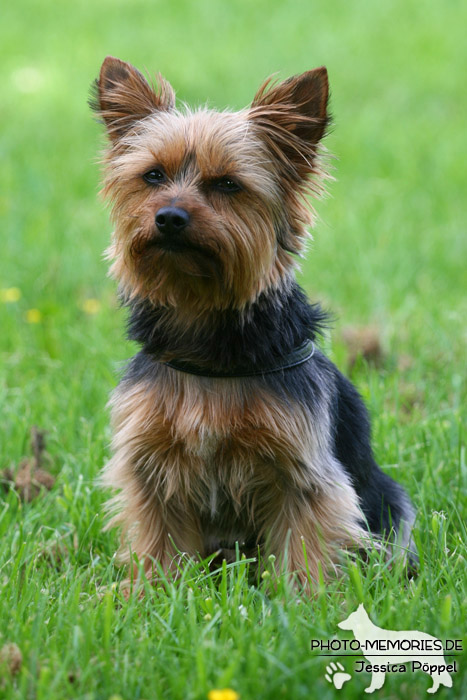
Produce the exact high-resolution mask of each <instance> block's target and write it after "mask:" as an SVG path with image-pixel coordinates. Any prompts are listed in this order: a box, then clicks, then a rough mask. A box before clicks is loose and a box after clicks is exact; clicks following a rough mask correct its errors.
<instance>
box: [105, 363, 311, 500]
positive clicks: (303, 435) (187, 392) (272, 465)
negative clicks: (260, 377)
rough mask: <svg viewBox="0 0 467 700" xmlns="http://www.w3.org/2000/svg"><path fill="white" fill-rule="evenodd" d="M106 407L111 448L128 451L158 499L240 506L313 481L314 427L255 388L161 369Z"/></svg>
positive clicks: (297, 408)
mask: <svg viewBox="0 0 467 700" xmlns="http://www.w3.org/2000/svg"><path fill="white" fill-rule="evenodd" d="M113 404H114V406H113V419H114V427H115V441H114V445H115V447H116V448H117V449H121V450H123V452H125V453H126V454H127V451H126V450H127V447H129V446H130V445H131V454H132V461H133V463H135V464H137V470H138V473H139V474H141V478H142V479H143V480H144V483H146V484H147V483H149V480H150V482H151V483H152V484H153V488H154V491H155V492H157V493H158V494H159V495H160V496H161V497H162V498H163V499H164V500H166V499H167V498H169V497H171V496H172V495H174V494H175V493H185V494H186V495H187V497H189V498H190V499H191V498H193V499H195V500H196V501H197V502H198V503H200V502H205V501H206V500H207V501H212V503H211V508H212V509H215V508H216V507H217V506H216V503H217V502H218V497H217V496H215V498H214V500H213V498H211V497H212V494H213V493H214V494H216V493H218V494H221V495H222V494H225V495H228V498H229V499H231V500H234V501H235V500H237V501H238V502H239V503H240V502H241V501H242V499H243V500H244V498H245V497H246V494H247V493H250V494H251V493H253V492H259V491H261V490H264V489H266V488H269V487H271V488H273V489H274V490H276V489H281V488H285V487H286V485H287V483H289V484H293V486H294V488H297V487H300V486H301V485H302V486H303V487H305V486H306V485H307V484H308V485H309V482H310V478H311V479H313V481H314V480H315V479H316V477H317V476H318V475H317V473H316V472H317V471H319V470H320V466H319V465H320V462H321V461H322V460H321V459H320V455H319V453H320V452H321V447H320V444H319V443H320V437H319V436H320V435H321V434H322V431H321V430H320V429H319V428H320V426H319V425H317V424H316V421H313V419H312V417H311V416H310V415H309V414H308V412H307V410H306V409H305V408H304V407H303V406H301V405H293V403H292V402H289V403H288V404H287V405H286V404H285V403H282V402H281V401H280V400H278V398H277V396H275V395H274V394H272V393H269V392H268V391H267V389H265V387H264V386H261V385H260V384H259V383H258V382H254V381H251V380H248V381H247V380H238V379H235V380H215V379H209V380H208V379H207V378H204V377H203V378H198V377H195V376H192V375H183V374H182V373H181V372H177V371H176V370H169V369H167V371H165V374H163V375H162V377H159V378H158V381H157V382H151V383H149V382H141V383H138V384H137V385H133V386H132V387H128V386H125V385H123V386H121V387H120V390H117V392H116V394H115V396H114V400H113ZM125 445H126V446H127V447H125ZM123 452H122V454H123ZM313 472H315V474H314V475H313Z"/></svg>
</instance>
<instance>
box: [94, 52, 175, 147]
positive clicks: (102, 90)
mask: <svg viewBox="0 0 467 700" xmlns="http://www.w3.org/2000/svg"><path fill="white" fill-rule="evenodd" d="M90 105H91V108H92V109H94V110H95V111H96V112H97V113H98V114H100V116H101V117H102V118H103V120H104V123H105V125H106V127H107V132H108V135H109V137H110V139H111V141H116V140H118V139H119V138H120V137H121V136H123V135H124V134H125V132H126V131H128V129H129V128H130V127H131V126H132V124H134V123H135V122H136V121H138V120H139V119H144V117H147V116H148V115H149V114H152V113H154V112H157V111H160V110H164V111H167V110H170V109H172V108H173V107H174V105H175V93H174V91H173V89H172V86H171V85H170V83H168V82H167V81H166V80H164V79H163V78H162V76H160V75H159V76H157V85H156V87H155V88H154V87H152V86H151V85H149V83H148V82H147V80H146V79H145V78H144V76H143V75H142V74H141V73H140V72H139V70H137V69H136V68H135V67H134V66H132V65H131V64H130V63H126V62H125V61H120V60H119V59H118V58H114V57H113V56H107V58H106V59H105V61H104V63H103V64H102V67H101V71H100V75H99V78H98V79H97V80H96V81H95V84H94V95H93V97H92V99H91V100H90Z"/></svg>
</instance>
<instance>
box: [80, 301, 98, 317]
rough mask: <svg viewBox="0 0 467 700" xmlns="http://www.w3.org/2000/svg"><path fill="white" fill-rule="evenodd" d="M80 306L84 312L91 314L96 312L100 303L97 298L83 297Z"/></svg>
mask: <svg viewBox="0 0 467 700" xmlns="http://www.w3.org/2000/svg"><path fill="white" fill-rule="evenodd" d="M81 308H82V309H83V311H84V313H85V314H89V316H93V315H94V314H97V312H98V311H99V309H100V308H101V303H100V301H99V299H85V300H84V301H83V305H82V307H81Z"/></svg>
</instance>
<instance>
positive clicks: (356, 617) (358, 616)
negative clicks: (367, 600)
mask: <svg viewBox="0 0 467 700" xmlns="http://www.w3.org/2000/svg"><path fill="white" fill-rule="evenodd" d="M368 622H369V617H368V615H367V612H366V610H365V608H364V607H363V605H362V604H360V605H359V606H358V608H357V609H356V610H355V612H353V613H351V615H349V616H348V618H347V619H345V620H342V622H338V623H337V626H338V627H340V628H341V630H355V629H357V628H358V627H362V625H365V624H367V623H368Z"/></svg>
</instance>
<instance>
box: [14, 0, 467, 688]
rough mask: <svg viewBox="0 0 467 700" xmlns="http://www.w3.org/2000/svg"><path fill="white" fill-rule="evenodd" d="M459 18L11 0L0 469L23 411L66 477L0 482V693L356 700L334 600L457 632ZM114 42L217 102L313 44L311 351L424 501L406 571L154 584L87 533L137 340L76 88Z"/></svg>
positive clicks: (459, 9) (394, 0)
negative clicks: (320, 94) (321, 171)
mask: <svg viewBox="0 0 467 700" xmlns="http://www.w3.org/2000/svg"><path fill="white" fill-rule="evenodd" d="M466 26H467V5H466V4H465V3H462V2H461V1H460V0H445V2H441V1H438V2H436V0H434V1H433V2H431V3H421V2H417V1H416V0H386V2H373V3H369V2H366V1H364V0H354V2H351V3H350V2H348V1H346V0H334V1H333V2H332V3H331V2H329V1H328V2H326V1H325V0H291V1H290V2H285V1H281V0H268V1H266V0H256V1H255V2H248V0H231V1H230V2H228V3H227V2H213V0H197V1H196V2H189V0H172V2H162V0H151V1H149V0H132V2H124V1H123V0H112V1H110V0H100V1H97V2H94V3H91V2H89V1H88V2H85V0H75V2H73V3H65V2H51V1H50V0H49V1H48V0H18V2H16V3H13V2H11V3H8V4H5V6H4V7H3V9H2V23H1V27H0V57H1V61H0V73H1V78H2V110H1V114H0V121H1V131H0V154H1V159H2V168H1V170H0V212H1V222H2V253H1V255H0V288H1V291H0V324H1V329H2V331H1V336H0V344H1V345H0V347H1V349H0V352H1V361H0V396H1V398H0V409H1V425H2V429H1V433H0V470H3V469H7V468H8V469H11V470H13V472H14V471H15V469H17V468H18V465H20V463H21V461H22V460H23V458H25V457H29V458H30V457H31V447H30V433H31V428H32V427H33V426H37V427H38V428H39V429H41V430H45V431H47V433H46V441H47V444H46V450H47V453H48V456H44V457H43V463H44V468H45V469H46V470H47V471H49V472H50V473H51V474H52V475H53V476H54V477H55V484H54V486H53V488H52V489H51V490H50V491H47V490H42V491H40V493H39V495H37V497H35V498H33V499H32V500H31V501H30V502H27V501H26V500H24V498H23V497H22V496H24V492H22V491H21V489H10V490H6V489H5V488H4V487H2V485H1V484H0V536H1V548H0V698H6V699H7V700H25V699H28V700H29V699H30V700H33V699H34V700H36V699H37V700H44V699H47V700H65V699H72V698H73V699H74V698H80V699H81V698H82V699H83V700H84V699H86V700H110V698H113V700H116V699H117V698H119V699H122V700H154V699H155V698H157V699H159V698H167V699H168V700H202V699H206V698H207V696H208V693H209V692H210V691H212V690H213V689H219V688H231V689H232V690H233V691H235V692H236V693H238V694H239V695H240V697H241V700H250V699H253V698H254V699H255V700H263V699H264V700H266V699H267V700H269V699H271V700H273V699H274V700H275V699H276V698H285V699H287V700H289V699H290V700H298V699H305V698H307V699H308V698H311V697H315V696H319V697H320V698H321V700H327V699H331V698H335V697H342V698H351V699H353V698H360V697H361V696H362V694H363V689H364V688H365V687H366V686H367V685H369V682H370V676H369V674H368V673H366V672H363V673H354V670H355V669H354V661H355V659H352V658H345V657H339V656H337V655H336V656H335V658H334V659H330V658H329V657H328V658H325V657H321V656H318V655H317V654H316V652H314V653H312V652H311V651H310V640H311V639H322V640H330V639H332V638H334V637H336V638H339V639H344V638H348V639H350V638H351V637H350V634H349V633H344V632H342V631H340V630H339V629H338V628H337V623H338V622H339V621H341V620H342V619H344V618H345V617H347V616H348V615H349V614H350V613H351V612H352V611H353V610H354V609H355V608H356V607H357V605H358V604H359V603H360V602H363V603H364V605H365V608H366V610H367V611H368V613H369V614H370V616H371V617H372V619H373V621H374V622H375V623H376V624H378V625H379V626H381V627H386V628H391V629H418V630H422V631H424V632H429V633H430V634H432V635H435V636H439V637H440V638H442V639H443V640H444V639H463V641H464V650H465V649H466V646H467V638H466V619H467V598H466V559H467V552H466V541H467V533H466V513H467V503H466V501H467V498H466V481H467V469H466V458H465V433H464V434H463V421H464V426H465V407H466V401H465V399H466V393H465V389H466V386H465V379H466V378H465V364H466V360H465V357H466V351H465V342H466V340H467V335H466V319H467V301H466V300H467V295H466V292H467V276H466V261H467V237H466V233H465V219H466V213H467V212H466V209H467V207H466V205H465V200H466V192H467V170H466V166H465V157H463V156H462V153H464V154H465V142H466V141H465V139H466V132H465V124H466V118H465V115H466V110H467V92H466V90H465V75H466V73H467V45H466V42H465V27H466ZM107 54H113V55H116V56H119V57H120V58H123V59H125V60H129V61H131V62H132V63H133V64H135V65H137V66H138V67H140V68H147V69H148V70H151V71H152V70H159V71H161V72H162V74H163V75H164V76H166V77H167V78H168V79H169V80H170V81H171V83H172V84H173V85H174V87H175V88H176V90H177V95H178V98H179V99H180V100H182V101H187V102H189V103H190V104H204V103H205V102H206V100H208V102H209V104H210V105H213V106H216V107H219V108H225V107H226V106H230V107H233V108H240V107H243V106H244V105H246V104H248V102H249V100H251V98H252V96H253V95H254V93H255V91H256V89H257V87H258V85H259V84H260V83H261V82H262V81H263V79H264V78H265V77H266V76H267V75H270V74H271V73H275V72H278V74H279V76H281V77H287V76H288V75H291V74H293V73H297V72H300V71H303V70H306V69H308V68H311V67H314V66H318V65H322V64H325V65H326V66H327V67H328V70H329V75H330V81H331V87H332V102H331V108H332V112H333V114H334V127H333V130H332V133H331V135H330V136H329V138H328V139H327V146H328V148H329V149H330V151H331V152H332V153H333V154H335V155H336V158H335V159H334V160H333V162H332V166H333V175H334V177H335V178H336V181H335V182H331V183H330V185H329V195H328V196H327V197H326V198H325V199H324V200H323V201H321V202H320V203H318V205H317V208H318V212H319V216H320V219H319V222H318V224H317V226H316V229H315V234H314V238H315V241H314V243H313V246H312V248H311V249H310V251H309V253H308V255H307V259H306V261H304V262H303V264H302V273H301V282H302V284H303V285H304V287H305V288H306V290H307V292H308V293H309V295H310V297H312V298H313V299H314V300H317V301H318V300H319V301H322V302H323V304H324V305H325V306H326V307H327V308H329V309H332V310H333V311H334V313H335V316H336V321H335V324H334V327H333V329H332V332H331V333H330V335H329V337H328V338H327V339H326V341H325V343H324V344H325V346H326V349H327V351H328V353H329V354H330V356H331V357H332V359H333V360H334V361H335V362H336V363H337V364H338V366H339V367H340V368H341V369H342V370H343V371H344V372H346V373H347V374H350V375H351V377H352V380H353V381H354V382H355V383H356V384H357V385H358V387H359V390H360V391H361V393H362V394H363V396H364V397H365V400H366V401H367V404H368V406H369V409H370V412H371V415H372V420H373V441H374V449H375V453H376V457H377V459H378V461H379V463H380V464H381V465H382V467H383V468H384V469H385V470H386V471H387V472H388V473H389V474H391V475H392V476H394V477H395V478H397V480H398V481H400V482H401V483H403V484H404V486H405V487H406V489H407V491H408V492H409V493H410V495H411V497H412V499H413V501H414V503H415V505H416V507H417V511H418V517H417V523H416V531H415V537H416V541H417V544H418V547H419V551H420V572H419V575H418V577H417V578H416V579H415V580H412V581H410V582H407V580H406V579H405V578H404V575H403V573H402V572H401V570H400V567H399V566H394V567H388V565H387V564H385V563H384V562H382V561H381V560H380V558H379V557H378V556H377V555H374V556H372V557H371V558H370V561H369V562H368V563H365V564H364V563H363V562H360V561H358V560H351V559H349V558H343V561H342V567H341V569H342V570H341V575H340V576H339V577H337V578H336V579H333V580H331V581H329V582H328V583H323V582H322V583H321V584H320V585H319V586H318V588H317V593H316V596H315V597H314V598H313V599H311V600H310V599H308V598H306V597H305V596H301V595H300V594H299V593H297V592H296V591H293V590H292V589H291V588H290V587H289V586H288V584H287V582H286V581H285V580H284V579H283V577H281V576H280V574H278V573H277V572H276V571H275V562H273V561H270V562H268V575H267V576H266V577H264V578H263V579H262V580H261V581H259V582H257V584H256V585H252V583H251V581H249V580H248V571H247V569H248V563H247V562H238V563H237V564H236V565H232V566H229V567H226V568H224V570H223V571H221V572H220V573H219V574H218V575H217V576H215V577H214V576H212V575H209V574H208V572H207V570H206V567H205V566H204V565H202V564H186V566H184V567H183V572H182V575H181V577H180V579H179V580H178V581H177V582H175V583H174V582H172V581H165V580H161V583H160V585H159V586H158V587H157V588H155V589H154V588H150V587H148V588H147V590H146V595H145V597H144V599H137V598H134V597H133V598H130V599H129V600H126V599H125V598H124V597H123V596H122V595H121V592H120V591H119V588H118V585H117V586H114V585H112V584H114V583H115V582H118V581H119V580H121V578H122V577H123V572H122V571H121V570H120V569H119V568H118V567H117V566H116V563H115V560H114V552H115V550H116V546H117V533H115V532H110V533H109V532H103V531H102V528H103V526H104V523H105V515H104V512H103V503H104V501H105V499H106V494H105V493H103V492H102V491H101V490H99V489H98V487H97V486H96V483H95V478H96V476H97V474H98V472H99V470H100V468H101V467H102V466H103V464H104V463H105V461H106V459H107V458H108V455H109V440H110V431H109V417H108V412H107V409H106V401H107V397H108V394H109V392H110V390H111V389H112V388H113V387H114V386H115V384H116V382H117V380H118V376H119V372H120V371H121V367H122V364H123V363H124V361H125V360H126V359H127V358H128V357H130V356H131V354H132V353H133V352H134V349H135V348H134V347H132V346H131V345H130V344H129V343H128V342H126V341H125V340H124V324H125V314H124V312H123V311H122V310H120V309H119V308H118V305H117V302H116V290H115V285H114V283H113V282H112V281H111V280H109V279H108V278H107V277H106V264H105V262H104V261H103V259H102V251H103V250H104V248H105V247H106V244H107V241H108V238H109V233H110V230H111V229H110V224H109V223H108V212H106V211H105V209H104V207H103V205H102V203H101V202H100V201H99V199H98V197H97V192H98V179H99V168H98V166H97V163H96V161H97V155H96V154H97V152H98V150H99V148H100V147H101V145H102V134H101V129H100V127H99V126H98V125H97V124H96V123H95V121H94V120H93V118H92V116H91V114H90V112H89V109H88V107H87V104H86V101H87V97H88V88H89V85H90V83H91V81H92V80H93V79H94V78H95V77H96V75H97V73H98V70H99V66H100V64H101V62H102V60H103V58H104V57H105V55H107ZM346 327H347V329H348V327H351V328H352V329H354V330H355V329H357V331H358V329H360V328H364V329H368V328H370V329H371V333H372V334H373V335H375V336H376V338H377V340H378V343H379V345H380V347H381V351H382V357H381V358H380V361H379V362H378V363H373V362H371V359H372V358H371V357H369V358H368V361H366V360H364V359H361V358H357V360H356V362H355V363H354V364H353V365H352V363H351V362H350V361H349V356H350V350H349V347H348V343H346V341H345V337H347V336H346ZM347 334H348V331H347ZM11 644H15V645H17V648H16V647H11V646H9V647H8V646H7V645H11ZM331 660H333V661H335V662H337V661H339V662H341V663H342V664H343V665H344V667H345V669H346V671H348V672H349V673H350V674H351V675H352V679H351V681H349V682H348V683H346V684H345V685H344V687H343V688H342V689H341V690H339V691H338V690H336V688H334V686H333V685H332V684H330V683H329V682H328V681H327V680H326V679H325V673H326V670H325V669H326V665H327V663H329V661H331ZM456 661H457V666H458V672H457V673H455V674H453V675H452V678H453V687H452V689H444V688H443V689H440V691H439V693H438V696H439V697H441V698H444V697H445V698H461V697H466V695H465V693H466V691H465V687H466V685H467V674H466V662H467V657H466V655H465V652H464V655H463V656H461V657H458V658H457V659H456ZM430 684H431V682H430V680H429V678H427V676H426V674H422V673H421V672H418V673H416V674H412V673H406V674H396V673H394V674H389V675H388V677H387V680H386V684H385V686H384V689H382V690H380V691H376V694H375V697H380V698H385V700H388V699H391V700H392V699H393V698H410V699H413V700H418V699H419V698H420V697H422V696H423V695H424V694H425V691H426V689H427V688H428V687H429V685H430ZM463 684H464V688H463ZM218 697H220V696H218ZM231 697H234V696H233V695H232V694H231ZM211 698H212V700H217V699H216V698H215V696H213V695H211ZM224 700H230V699H229V698H228V695H227V694H224Z"/></svg>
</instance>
